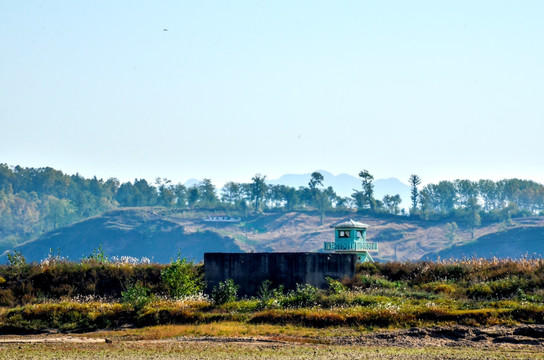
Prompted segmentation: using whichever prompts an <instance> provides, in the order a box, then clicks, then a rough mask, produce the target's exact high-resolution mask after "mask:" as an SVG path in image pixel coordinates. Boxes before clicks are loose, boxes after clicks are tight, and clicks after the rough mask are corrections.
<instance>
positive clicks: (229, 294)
mask: <svg viewBox="0 0 544 360" xmlns="http://www.w3.org/2000/svg"><path fill="white" fill-rule="evenodd" d="M238 288H239V286H238V285H236V283H235V282H234V280H232V279H227V280H225V281H223V282H220V283H219V284H218V285H217V286H214V287H213V289H212V300H213V301H214V303H215V304H217V305H223V304H226V303H228V302H231V301H236V298H237V296H238Z"/></svg>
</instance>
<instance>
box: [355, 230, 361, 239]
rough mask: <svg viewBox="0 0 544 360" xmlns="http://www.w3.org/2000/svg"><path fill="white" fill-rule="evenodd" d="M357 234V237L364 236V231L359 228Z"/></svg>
mask: <svg viewBox="0 0 544 360" xmlns="http://www.w3.org/2000/svg"><path fill="white" fill-rule="evenodd" d="M355 236H356V237H357V239H359V238H362V237H363V231H362V230H357V234H356V235H355Z"/></svg>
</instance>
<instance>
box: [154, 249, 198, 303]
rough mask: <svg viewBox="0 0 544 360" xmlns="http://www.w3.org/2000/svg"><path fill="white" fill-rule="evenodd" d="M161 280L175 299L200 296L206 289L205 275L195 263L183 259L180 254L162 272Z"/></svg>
mask: <svg viewBox="0 0 544 360" xmlns="http://www.w3.org/2000/svg"><path fill="white" fill-rule="evenodd" d="M161 279H162V281H163V282H164V284H165V285H166V288H167V289H168V293H169V295H170V296H171V297H172V298H174V299H179V298H182V297H184V296H190V295H194V294H198V293H200V292H202V290H203V289H204V279H203V274H202V273H201V272H200V271H199V269H198V268H197V266H196V265H195V264H194V262H192V261H187V259H186V258H181V255H180V254H178V257H177V259H176V260H172V262H171V263H170V265H169V266H168V267H167V268H166V269H164V270H162V271H161Z"/></svg>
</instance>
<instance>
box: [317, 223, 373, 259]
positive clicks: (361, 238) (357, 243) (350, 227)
mask: <svg viewBox="0 0 544 360" xmlns="http://www.w3.org/2000/svg"><path fill="white" fill-rule="evenodd" d="M331 228H334V242H325V246H324V250H329V251H335V252H339V253H347V254H357V261H359V262H366V261H372V262H374V260H373V259H372V256H370V252H378V244H377V243H374V242H368V241H366V229H367V228H368V225H367V224H363V223H360V222H357V221H353V220H351V219H349V220H348V221H344V222H343V223H340V224H338V225H333V226H331Z"/></svg>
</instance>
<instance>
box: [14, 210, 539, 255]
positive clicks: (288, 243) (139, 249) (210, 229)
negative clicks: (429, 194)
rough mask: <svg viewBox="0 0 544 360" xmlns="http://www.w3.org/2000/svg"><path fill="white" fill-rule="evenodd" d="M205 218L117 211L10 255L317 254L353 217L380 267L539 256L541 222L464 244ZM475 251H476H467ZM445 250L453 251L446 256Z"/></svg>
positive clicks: (408, 224)
mask: <svg viewBox="0 0 544 360" xmlns="http://www.w3.org/2000/svg"><path fill="white" fill-rule="evenodd" d="M205 215H207V214H205V213H195V212H189V211H185V212H184V211H175V210H167V209H165V208H158V207H153V208H151V207H148V208H119V209H116V210H112V211H109V212H106V213H104V214H102V215H100V216H96V217H92V218H89V219H86V220H84V221H80V222H78V223H75V224H72V225H70V226H68V227H64V228H61V229H58V230H56V231H53V232H49V233H46V234H44V235H43V236H41V237H39V238H38V239H36V240H33V241H30V242H27V243H24V244H22V245H19V246H18V247H16V248H15V250H19V251H21V252H22V253H23V255H24V256H25V257H26V258H27V260H28V261H39V260H42V259H44V258H46V257H47V255H48V254H49V252H50V249H52V250H53V253H54V254H56V252H57V249H59V248H60V254H61V256H67V257H68V258H69V259H70V260H78V259H81V258H82V257H84V256H88V255H90V254H91V253H92V252H93V250H95V249H98V247H99V246H101V247H102V249H103V250H104V252H105V254H106V255H107V256H109V257H111V256H133V257H137V258H140V257H143V256H145V257H147V258H149V259H150V260H152V261H154V262H159V263H167V262H169V261H170V259H171V258H173V257H176V255H177V253H178V251H181V254H182V256H184V257H188V258H194V259H196V260H201V259H202V258H203V254H204V252H238V251H245V252H250V251H256V252H263V251H264V252H267V251H275V252H279V251H319V250H320V249H321V248H322V247H323V242H325V241H333V239H334V233H333V230H332V229H331V228H330V226H331V225H334V224H336V223H339V222H341V221H344V220H347V219H349V218H353V219H354V220H357V221H361V222H364V223H367V224H369V225H370V227H369V229H368V231H367V232H368V239H369V241H376V242H378V243H379V248H380V251H379V253H378V255H377V256H375V258H376V259H377V260H381V261H388V260H399V261H405V260H418V259H421V258H423V257H425V256H431V257H432V256H436V255H433V254H436V253H438V254H439V255H440V257H442V258H444V257H448V258H449V257H452V256H453V257H461V258H462V257H463V256H472V255H477V256H487V255H486V254H488V255H495V256H498V257H511V256H522V255H524V254H525V253H528V254H530V255H531V254H533V253H534V252H537V253H540V254H542V253H544V251H542V243H543V241H542V240H541V239H542V237H543V236H544V217H533V218H520V219H514V220H512V222H511V223H510V224H509V225H508V227H507V228H506V227H505V225H504V224H490V225H485V226H481V227H478V228H476V229H475V232H474V234H475V238H476V239H480V240H478V241H477V242H476V243H474V244H472V245H469V244H467V243H470V242H471V241H473V240H472V235H471V231H470V229H467V228H462V227H460V228H459V230H457V231H456V233H455V239H454V241H453V242H450V241H449V240H448V239H447V237H446V234H447V226H446V225H447V223H446V222H445V221H442V222H430V221H419V220H413V219H410V218H407V217H394V216H387V217H373V216H361V215H359V214H354V213H347V212H346V213H340V212H338V213H330V214H328V216H326V217H325V221H324V223H323V224H322V225H321V224H320V217H319V214H317V213H309V212H291V213H269V214H263V215H258V216H253V217H249V218H247V219H244V221H243V222H241V223H210V222H204V221H202V218H203V217H204V216H205ZM505 228H506V230H505ZM509 234H510V235H509ZM503 238H504V239H511V240H504V241H506V242H507V241H513V240H515V241H516V242H515V244H516V245H515V247H516V249H518V250H519V251H517V252H512V249H511V248H510V247H509V246H507V245H505V246H500V247H497V246H496V243H497V241H499V240H498V239H503ZM486 239H489V240H486ZM501 241H502V240H501ZM463 244H467V245H463ZM476 244H479V245H476ZM474 246H476V248H478V250H477V251H476V250H474V249H476V248H474V249H473V248H471V247H474ZM447 248H450V249H449V250H447V251H451V253H449V252H447V251H446V250H444V249H447ZM462 249H468V250H462ZM486 249H487V250H486ZM441 251H445V252H443V253H441ZM486 251H487V252H486ZM428 254H430V255H428ZM3 261H6V258H5V257H4V258H3Z"/></svg>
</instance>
